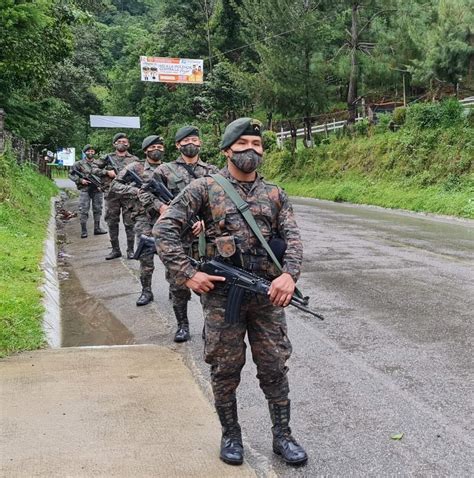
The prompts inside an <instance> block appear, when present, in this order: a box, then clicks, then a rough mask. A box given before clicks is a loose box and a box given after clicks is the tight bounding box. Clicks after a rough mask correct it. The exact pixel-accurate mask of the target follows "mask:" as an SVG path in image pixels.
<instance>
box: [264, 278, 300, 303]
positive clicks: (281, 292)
mask: <svg viewBox="0 0 474 478" xmlns="http://www.w3.org/2000/svg"><path fill="white" fill-rule="evenodd" d="M295 287H296V284H295V281H294V280H293V277H291V276H290V274H288V273H287V272H284V273H283V274H282V275H281V276H280V277H277V278H276V279H275V280H274V281H273V282H272V284H271V286H270V289H269V291H268V296H269V298H270V301H271V303H272V304H273V305H276V306H278V307H286V306H287V305H288V304H289V303H290V301H291V298H292V297H293V293H294V292H295Z"/></svg>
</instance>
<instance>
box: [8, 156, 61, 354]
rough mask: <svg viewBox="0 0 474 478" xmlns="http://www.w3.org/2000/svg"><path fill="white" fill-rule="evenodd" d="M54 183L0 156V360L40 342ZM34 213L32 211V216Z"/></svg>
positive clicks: (36, 345) (29, 348) (41, 337)
mask: <svg viewBox="0 0 474 478" xmlns="http://www.w3.org/2000/svg"><path fill="white" fill-rule="evenodd" d="M56 191H57V189H56V187H55V186H54V184H53V183H52V182H51V181H50V180H48V179H47V178H45V177H44V176H41V175H39V174H38V173H36V172H35V171H34V170H33V169H31V168H30V167H28V166H25V167H23V168H21V167H19V166H18V165H17V164H16V162H15V159H14V157H13V156H12V155H11V153H10V152H8V151H7V153H6V154H4V155H0V259H1V264H2V267H1V268H0V290H1V293H0V356H2V355H5V354H6V353H11V352H14V351H18V350H31V349H36V348H38V347H40V346H41V345H42V344H43V342H44V335H43V331H42V327H41V320H42V314H43V307H42V305H41V292H40V290H39V289H38V287H39V286H40V285H41V283H42V281H43V272H42V271H41V269H40V262H41V260H42V256H43V247H44V246H43V243H44V238H45V236H46V227H47V223H48V220H49V216H50V210H51V209H50V198H51V197H52V196H53V195H54V194H55V193H56ZM32 211H34V213H32Z"/></svg>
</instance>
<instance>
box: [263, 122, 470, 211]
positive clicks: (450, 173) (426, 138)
mask: <svg viewBox="0 0 474 478" xmlns="http://www.w3.org/2000/svg"><path fill="white" fill-rule="evenodd" d="M473 158H474V129H473V128H472V127H469V126H468V125H458V126H454V127H449V128H446V127H444V128H438V129H431V130H419V129H414V130H409V129H407V128H403V129H402V130H401V131H399V132H397V133H392V132H385V133H377V134H374V131H369V136H368V137H367V136H359V137H354V138H348V137H343V138H337V137H336V136H334V135H332V136H330V138H329V140H328V144H320V145H318V146H317V147H315V148H309V149H305V148H304V149H298V150H297V151H296V153H295V154H291V153H290V152H289V151H274V152H271V153H269V154H267V156H266V157H265V161H264V164H263V168H262V172H263V174H264V176H265V177H267V178H268V179H270V180H274V181H277V182H278V183H279V184H282V185H283V186H284V187H285V188H286V189H287V191H288V192H289V194H292V195H297V196H304V197H314V198H320V199H328V200H332V201H346V202H352V203H356V204H372V205H377V206H382V207H388V208H399V209H407V210H411V211H425V212H432V213H437V214H447V215H454V216H460V217H467V218H474V161H473Z"/></svg>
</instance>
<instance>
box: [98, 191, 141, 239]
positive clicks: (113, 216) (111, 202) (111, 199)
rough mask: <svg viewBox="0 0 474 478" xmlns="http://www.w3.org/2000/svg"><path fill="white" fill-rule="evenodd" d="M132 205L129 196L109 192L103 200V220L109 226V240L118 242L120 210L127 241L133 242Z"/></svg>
mask: <svg viewBox="0 0 474 478" xmlns="http://www.w3.org/2000/svg"><path fill="white" fill-rule="evenodd" d="M132 211H133V209H132V205H131V200H130V198H125V197H123V196H122V195H119V194H114V193H109V194H108V196H107V198H106V200H105V221H106V222H107V226H108V227H109V235H110V240H111V242H112V243H113V242H117V243H118V240H119V239H118V237H119V223H120V212H122V219H123V224H124V226H125V232H126V234H127V242H133V241H134V239H135V236H134V232H133V225H134V223H135V221H134V220H133V218H132Z"/></svg>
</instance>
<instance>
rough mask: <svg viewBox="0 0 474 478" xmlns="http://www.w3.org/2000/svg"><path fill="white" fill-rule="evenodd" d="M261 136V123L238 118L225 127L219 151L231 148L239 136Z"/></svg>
mask: <svg viewBox="0 0 474 478" xmlns="http://www.w3.org/2000/svg"><path fill="white" fill-rule="evenodd" d="M246 135H248V136H260V137H261V136H262V123H261V122H260V121H258V120H256V119H253V118H239V119H236V120H235V121H232V123H230V124H228V125H227V128H226V129H225V131H224V134H223V135H222V141H221V144H220V148H221V149H227V148H228V147H229V146H232V145H233V144H234V143H235V142H236V141H237V140H238V139H239V138H240V137H241V136H246Z"/></svg>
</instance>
